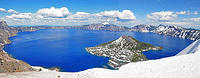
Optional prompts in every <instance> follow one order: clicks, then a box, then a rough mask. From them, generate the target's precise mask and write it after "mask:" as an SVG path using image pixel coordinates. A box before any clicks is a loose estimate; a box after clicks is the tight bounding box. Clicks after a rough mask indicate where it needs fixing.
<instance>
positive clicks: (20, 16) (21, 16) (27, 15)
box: [6, 13, 32, 19]
mask: <svg viewBox="0 0 200 78" xmlns="http://www.w3.org/2000/svg"><path fill="white" fill-rule="evenodd" d="M6 18H9V19H30V18H32V13H20V14H12V15H11V16H6Z"/></svg>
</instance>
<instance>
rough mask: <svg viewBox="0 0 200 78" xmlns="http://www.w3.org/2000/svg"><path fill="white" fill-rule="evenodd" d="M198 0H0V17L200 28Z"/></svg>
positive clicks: (17, 22) (23, 22) (14, 21)
mask: <svg viewBox="0 0 200 78" xmlns="http://www.w3.org/2000/svg"><path fill="white" fill-rule="evenodd" d="M199 4H200V0H0V20H5V21H7V23H8V24H9V25H12V26H36V25H50V26H71V25H85V24H92V23H103V22H109V23H112V24H117V25H123V26H135V25H138V24H149V25H159V24H164V25H178V26H183V27H191V28H198V29H200V14H199V13H200V5H199Z"/></svg>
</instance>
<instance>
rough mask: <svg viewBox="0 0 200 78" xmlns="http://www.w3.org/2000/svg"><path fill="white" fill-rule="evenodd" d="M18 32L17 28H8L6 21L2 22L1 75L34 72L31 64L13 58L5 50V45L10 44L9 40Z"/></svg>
mask: <svg viewBox="0 0 200 78" xmlns="http://www.w3.org/2000/svg"><path fill="white" fill-rule="evenodd" d="M17 32H18V31H17V30H16V29H15V28H13V27H8V25H7V23H6V22H5V21H1V22H0V73H3V72H22V71H32V70H33V69H32V67H31V66H30V65H29V64H27V63H25V62H23V61H20V60H16V59H14V58H12V57H11V56H9V55H8V54H7V53H6V52H5V51H4V50H3V47H4V45H6V44H9V43H10V40H9V39H8V38H9V37H11V36H14V35H16V34H17Z"/></svg>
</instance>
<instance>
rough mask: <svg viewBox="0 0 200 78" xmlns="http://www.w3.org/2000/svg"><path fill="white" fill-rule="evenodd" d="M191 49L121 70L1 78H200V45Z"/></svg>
mask: <svg viewBox="0 0 200 78" xmlns="http://www.w3.org/2000/svg"><path fill="white" fill-rule="evenodd" d="M197 42H199V41H197ZM197 42H196V41H195V42H194V43H197ZM191 45H192V44H191ZM191 47H194V48H195V52H192V53H191V54H188V52H184V53H183V54H187V55H180V56H173V57H168V58H163V59H159V60H150V61H144V62H136V63H129V64H126V65H124V66H122V67H120V69H119V70H109V69H103V68H94V69H88V70H85V71H82V72H77V73H70V72H56V71H48V70H46V69H44V71H41V72H17V73H1V74H0V78H200V62H199V60H200V45H199V44H198V45H195V46H189V48H190V49H191ZM187 48H188V47H187ZM187 48H186V49H187ZM194 48H193V49H194ZM191 50H192V49H191ZM185 51H189V50H185ZM35 68H37V67H35ZM42 70H43V69H42Z"/></svg>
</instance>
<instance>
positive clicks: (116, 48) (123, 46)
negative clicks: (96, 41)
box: [86, 36, 162, 69]
mask: <svg viewBox="0 0 200 78" xmlns="http://www.w3.org/2000/svg"><path fill="white" fill-rule="evenodd" d="M160 49H162V48H161V47H155V46H153V45H151V44H148V43H143V42H140V41H138V40H136V39H134V38H132V37H131V36H121V37H120V38H119V39H117V40H114V41H110V42H108V43H104V44H101V45H98V46H96V47H89V48H86V50H87V51H88V52H89V53H91V54H95V55H98V56H105V57H110V60H109V63H108V65H110V66H111V67H113V68H115V69H118V68H119V67H120V66H122V65H124V64H127V63H129V62H137V61H145V60H147V58H146V57H145V55H144V54H143V53H142V52H143V51H148V50H160Z"/></svg>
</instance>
